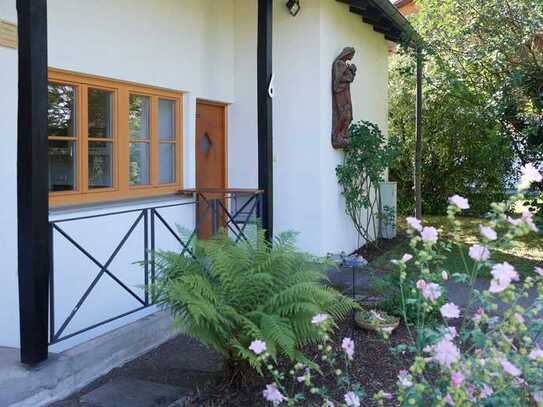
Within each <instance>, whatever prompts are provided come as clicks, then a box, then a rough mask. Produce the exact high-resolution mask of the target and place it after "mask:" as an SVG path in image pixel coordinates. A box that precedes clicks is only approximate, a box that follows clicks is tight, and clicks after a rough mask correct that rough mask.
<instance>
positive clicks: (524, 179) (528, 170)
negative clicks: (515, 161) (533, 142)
mask: <svg viewBox="0 0 543 407" xmlns="http://www.w3.org/2000/svg"><path fill="white" fill-rule="evenodd" d="M520 170H521V172H522V176H521V178H520V185H519V189H520V190H521V191H522V190H524V189H528V188H530V185H531V184H532V183H533V182H541V181H542V180H543V177H542V176H541V174H540V173H539V171H538V170H537V168H535V166H534V165H533V164H532V163H528V164H526V165H525V166H523V167H522V168H521V169H520Z"/></svg>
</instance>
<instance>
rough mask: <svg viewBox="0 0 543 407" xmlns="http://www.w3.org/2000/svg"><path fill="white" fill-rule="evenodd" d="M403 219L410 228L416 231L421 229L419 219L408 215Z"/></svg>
mask: <svg viewBox="0 0 543 407" xmlns="http://www.w3.org/2000/svg"><path fill="white" fill-rule="evenodd" d="M405 221H406V222H407V224H408V225H409V226H410V227H411V228H412V229H415V230H416V231H417V232H420V231H422V222H421V221H420V220H419V219H417V218H414V217H412V216H409V217H407V218H405Z"/></svg>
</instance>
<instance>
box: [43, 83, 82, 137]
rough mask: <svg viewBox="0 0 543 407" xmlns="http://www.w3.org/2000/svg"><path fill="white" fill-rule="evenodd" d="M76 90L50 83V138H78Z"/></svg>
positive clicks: (48, 95)
mask: <svg viewBox="0 0 543 407" xmlns="http://www.w3.org/2000/svg"><path fill="white" fill-rule="evenodd" d="M75 94H76V92H75V88H74V87H73V86H69V85H60V84H56V83H49V85H48V87H47V101H48V109H47V119H48V134H49V136H57V137H76V136H77V132H76V128H77V127H76V122H75V109H74V107H75V97H76V96H75Z"/></svg>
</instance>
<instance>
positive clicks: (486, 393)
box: [480, 383, 494, 400]
mask: <svg viewBox="0 0 543 407" xmlns="http://www.w3.org/2000/svg"><path fill="white" fill-rule="evenodd" d="M493 394H494V389H493V388H492V387H490V386H489V385H488V384H486V383H485V384H483V388H482V389H481V394H480V398H481V399H483V400H484V399H486V398H488V397H490V396H492V395H493Z"/></svg>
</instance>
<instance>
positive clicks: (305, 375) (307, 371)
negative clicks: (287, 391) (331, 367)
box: [296, 367, 311, 383]
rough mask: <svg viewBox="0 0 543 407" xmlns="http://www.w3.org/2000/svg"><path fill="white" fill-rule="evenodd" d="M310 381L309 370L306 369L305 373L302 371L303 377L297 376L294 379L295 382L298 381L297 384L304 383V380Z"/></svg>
mask: <svg viewBox="0 0 543 407" xmlns="http://www.w3.org/2000/svg"><path fill="white" fill-rule="evenodd" d="M310 379H311V370H309V368H308V367H306V368H305V371H304V375H303V376H298V377H297V378H296V380H297V381H298V383H303V382H305V381H306V380H310Z"/></svg>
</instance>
